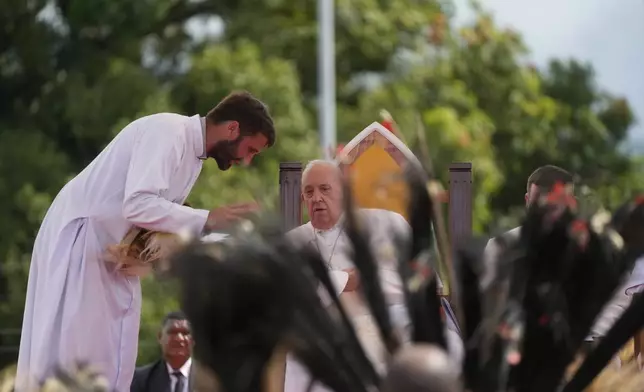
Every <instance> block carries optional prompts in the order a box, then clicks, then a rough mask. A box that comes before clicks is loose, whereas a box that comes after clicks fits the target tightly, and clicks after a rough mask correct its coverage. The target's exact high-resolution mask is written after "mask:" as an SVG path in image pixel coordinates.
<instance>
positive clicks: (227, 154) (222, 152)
mask: <svg viewBox="0 0 644 392" xmlns="http://www.w3.org/2000/svg"><path fill="white" fill-rule="evenodd" d="M240 142H241V136H239V137H238V138H237V139H235V140H221V141H218V142H217V143H215V145H214V146H212V148H211V149H210V150H208V158H212V159H214V160H215V161H217V166H218V167H219V170H222V171H226V170H228V169H230V167H231V166H232V164H233V161H239V160H241V158H239V157H238V156H236V152H237V146H239V143H240Z"/></svg>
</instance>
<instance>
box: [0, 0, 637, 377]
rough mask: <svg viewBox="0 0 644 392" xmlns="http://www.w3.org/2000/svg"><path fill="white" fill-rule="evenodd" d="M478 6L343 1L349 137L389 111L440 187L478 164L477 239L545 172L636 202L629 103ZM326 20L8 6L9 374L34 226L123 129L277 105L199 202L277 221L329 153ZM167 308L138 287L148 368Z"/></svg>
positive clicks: (146, 3) (170, 6)
mask: <svg viewBox="0 0 644 392" xmlns="http://www.w3.org/2000/svg"><path fill="white" fill-rule="evenodd" d="M474 7H475V8H476V15H477V18H475V20H474V22H472V23H471V24H470V25H467V26H454V25H453V13H454V10H453V4H452V3H451V1H450V0H416V1H413V2H412V1H405V0H390V1H388V2H382V1H374V0H337V1H336V9H337V12H336V23H337V27H336V40H337V48H336V49H337V73H338V80H337V83H338V85H337V89H338V140H339V141H348V140H349V139H351V138H352V137H353V136H354V135H355V134H356V133H357V132H359V131H360V130H362V128H363V127H364V126H366V125H367V124H369V123H371V122H372V121H374V120H377V119H378V113H379V111H380V109H382V108H386V109H388V110H389V111H390V112H391V113H392V114H393V115H394V117H395V119H396V120H397V121H398V122H399V125H400V126H401V129H402V132H403V134H404V137H405V139H406V140H407V142H408V143H409V144H410V147H411V148H412V149H414V148H417V147H418V138H417V136H416V135H417V132H418V130H421V131H422V132H425V138H426V139H427V140H428V141H429V143H430V150H431V152H432V154H433V155H434V157H435V158H436V162H435V164H436V166H437V169H438V172H439V173H441V174H445V173H446V170H445V169H446V166H447V165H448V164H449V163H450V162H452V161H471V162H473V164H474V170H475V180H476V181H475V186H476V193H475V216H474V218H475V229H476V230H478V231H479V232H483V231H486V230H499V229H506V228H509V227H510V226H511V225H513V224H516V223H517V222H518V219H519V218H520V216H521V211H522V209H523V194H524V193H525V180H526V178H527V176H528V175H529V174H530V172H531V171H532V170H533V169H535V168H536V167H537V166H539V165H541V164H544V163H553V164H557V165H561V166H563V167H566V168H568V169H570V170H572V171H574V172H575V173H577V174H578V175H579V176H580V178H581V180H582V181H583V183H584V184H586V185H587V187H585V188H584V189H583V194H584V196H587V197H592V198H593V200H594V201H595V202H596V203H607V204H609V205H614V204H615V203H617V202H619V201H620V200H622V198H623V197H624V195H625V194H626V192H628V191H630V190H634V189H637V188H639V187H640V186H641V185H642V183H643V181H644V171H643V170H641V169H642V168H643V167H642V161H641V160H640V158H639V157H633V156H629V155H626V154H625V153H624V152H623V151H624V150H623V148H622V145H623V143H624V141H625V140H626V137H627V131H628V129H629V127H630V126H631V125H632V123H633V121H634V119H633V114H632V112H631V110H630V108H629V104H628V102H627V101H626V100H625V99H623V98H621V97H616V96H614V95H612V94H609V93H607V92H605V91H602V90H601V89H600V88H599V87H598V86H596V84H595V81H594V75H593V70H592V67H590V66H589V65H587V64H581V63H578V62H576V61H574V60H565V61H562V60H553V61H552V63H551V64H550V66H549V67H547V69H543V70H539V69H535V67H533V66H531V65H530V64H529V61H528V60H529V53H528V51H527V49H526V48H525V47H524V44H523V43H522V40H521V37H520V36H519V35H518V34H517V33H516V32H513V31H511V30H507V29H501V28H499V27H498V26H497V25H495V23H494V20H493V18H492V17H491V16H490V15H488V14H486V12H485V11H484V10H482V9H480V8H479V7H478V6H477V5H476V4H474ZM315 13H316V6H315V2H312V1H304V2H303V1H299V0H265V1H259V2H258V1H250V0H201V1H198V0H140V1H130V0H109V1H107V0H94V1H87V0H56V1H48V0H30V1H22V0H8V1H4V2H1V3H0V152H1V154H2V155H1V156H2V160H0V175H1V177H0V179H1V180H0V203H2V204H1V205H2V206H3V208H2V209H1V210H0V222H2V223H3V224H2V226H0V266H2V269H1V270H0V272H2V273H1V274H0V296H2V299H3V300H2V301H0V320H1V322H0V328H1V329H2V331H3V332H4V333H2V334H0V368H2V367H4V365H6V364H8V363H11V362H14V361H15V358H16V355H17V346H18V344H19V330H20V325H21V319H22V309H23V304H24V292H25V288H26V277H27V271H28V263H29V257H30V251H31V247H32V243H33V240H34V238H35V235H36V233H37V230H38V225H39V222H40V220H41V219H42V217H43V215H44V213H45V211H46V209H47V208H48V206H49V203H50V202H51V200H52V198H53V197H54V196H55V195H56V193H57V192H58V190H59V189H60V188H61V187H62V185H63V184H64V183H65V182H66V181H67V180H69V179H70V178H71V177H73V176H74V175H75V174H76V173H77V172H78V171H79V170H82V168H83V167H84V166H85V165H86V164H87V163H89V162H90V161H91V160H92V159H93V158H94V157H95V156H96V155H97V154H98V153H99V152H100V150H101V149H102V148H103V147H104V146H105V145H106V144H107V143H108V142H109V140H110V139H111V138H112V137H113V136H114V134H116V133H117V132H118V131H119V130H120V129H121V128H122V127H123V126H124V125H125V124H127V123H128V122H129V121H131V120H133V119H135V118H137V117H140V116H142V115H145V114H150V113H155V112H162V111H175V112H179V113H185V114H190V115H192V114H195V113H201V114H204V113H205V112H206V111H208V110H209V109H210V108H211V107H212V106H213V105H214V104H215V103H216V102H218V101H219V100H220V99H221V98H223V96H225V95H226V94H227V93H229V92H230V91H231V90H233V89H248V90H250V91H252V92H253V93H254V94H256V95H257V96H259V97H260V98H261V99H263V100H265V101H266V102H267V103H268V104H269V105H270V106H271V109H272V111H273V113H274V115H275V119H276V122H277V126H278V129H279V139H278V143H277V147H276V148H274V149H272V150H271V151H270V152H269V153H267V154H265V155H262V156H261V157H259V159H257V162H256V163H254V165H253V166H252V167H251V168H250V170H231V171H229V172H226V173H221V172H219V171H218V170H217V169H216V167H214V165H213V164H211V163H209V164H207V165H206V166H205V168H204V171H203V172H202V176H201V178H200V179H199V181H198V183H197V186H196V188H195V190H194V191H193V193H192V195H191V196H190V200H189V201H190V202H191V203H193V204H194V205H197V206H201V207H212V206H215V205H218V204H221V203H227V202H231V201H235V200H238V199H244V198H247V197H248V198H250V197H257V196H259V195H262V200H263V201H264V204H265V205H267V206H268V207H273V208H274V207H276V204H275V201H276V196H277V192H278V186H277V169H278V164H279V162H280V161H283V160H306V159H309V158H312V157H315V156H316V155H318V150H317V144H318V143H317V141H318V134H317V132H316V126H315V124H316V123H315V119H316V93H317V91H316V90H317V88H316V81H317V77H316V75H317V70H316V56H317V53H316V39H317V38H316V34H317V30H316V20H315V18H316V15H315ZM212 26H215V27H219V29H217V28H216V29H215V31H214V33H213V32H212V31H211V30H212V29H209V28H206V27H212ZM209 32H210V33H209ZM204 33H209V34H204ZM2 278H4V279H2ZM173 293H174V290H173V288H172V286H171V285H169V284H167V283H160V282H155V281H152V280H146V281H145V282H144V298H145V299H144V305H143V307H144V308H143V313H142V321H141V346H140V350H139V351H140V355H139V361H140V362H147V361H150V360H152V359H154V357H155V356H156V355H158V349H157V344H156V331H157V328H158V325H159V322H160V320H161V318H162V316H163V314H164V313H165V312H167V311H169V310H172V309H174V308H175V307H176V306H177V304H176V302H175V298H174V295H173ZM98 338H100V337H98Z"/></svg>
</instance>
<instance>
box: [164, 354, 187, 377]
mask: <svg viewBox="0 0 644 392" xmlns="http://www.w3.org/2000/svg"><path fill="white" fill-rule="evenodd" d="M191 365H192V358H188V360H187V361H186V363H184V364H183V366H181V367H180V368H179V372H181V374H183V377H185V378H186V380H187V379H188V377H189V376H190V366H191ZM165 366H166V368H167V369H168V374H169V375H170V376H172V374H174V372H176V370H174V369H173V368H172V366H170V365H169V364H168V363H167V362H166V363H165Z"/></svg>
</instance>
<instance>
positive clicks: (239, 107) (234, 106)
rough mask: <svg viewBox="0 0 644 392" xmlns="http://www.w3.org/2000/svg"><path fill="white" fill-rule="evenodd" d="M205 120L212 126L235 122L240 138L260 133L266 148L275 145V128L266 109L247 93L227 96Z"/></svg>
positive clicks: (242, 92) (235, 93)
mask: <svg viewBox="0 0 644 392" xmlns="http://www.w3.org/2000/svg"><path fill="white" fill-rule="evenodd" d="M206 118H207V119H208V121H210V122H211V123H213V124H221V123H222V122H224V121H237V122H238V123H239V133H240V135H241V136H253V135H256V134H258V133H261V134H262V135H264V136H266V140H267V141H268V142H267V143H268V147H271V146H272V145H273V143H275V127H274V126H273V119H272V118H271V115H270V113H269V112H268V107H267V106H266V105H265V104H264V103H263V102H262V101H260V100H259V99H257V98H255V97H254V96H253V95H252V94H251V93H249V92H247V91H241V92H234V93H232V94H230V95H228V96H227V97H226V98H224V99H223V100H222V101H221V102H219V104H218V105H217V106H215V107H214V108H213V109H212V110H210V111H209V112H208V114H206Z"/></svg>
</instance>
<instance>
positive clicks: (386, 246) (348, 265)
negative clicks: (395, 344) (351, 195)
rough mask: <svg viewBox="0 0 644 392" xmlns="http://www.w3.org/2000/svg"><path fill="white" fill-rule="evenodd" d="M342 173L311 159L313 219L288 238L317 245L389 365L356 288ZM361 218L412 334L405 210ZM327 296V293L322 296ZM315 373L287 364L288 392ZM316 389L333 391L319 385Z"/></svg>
mask: <svg viewBox="0 0 644 392" xmlns="http://www.w3.org/2000/svg"><path fill="white" fill-rule="evenodd" d="M342 197H343V195H342V178H341V172H340V169H339V168H338V166H337V164H336V163H335V162H331V161H322V160H318V161H312V162H310V163H309V164H308V165H307V166H306V168H305V169H304V171H303V172H302V199H303V200H304V201H305V202H306V207H307V209H308V213H309V217H310V219H311V220H310V222H309V223H307V224H305V225H302V226H300V227H298V228H295V229H293V230H291V231H290V232H289V233H288V236H289V238H290V239H291V240H292V241H293V242H294V243H295V244H297V245H300V246H313V248H314V249H317V250H318V251H319V252H320V256H321V257H322V260H324V261H325V262H326V264H327V267H328V268H329V270H331V278H332V279H333V280H334V283H336V286H337V287H336V288H337V292H338V294H340V301H341V302H342V304H343V306H344V307H345V308H346V310H347V312H348V314H349V317H350V318H351V322H352V323H353V326H354V328H355V329H356V332H357V335H358V338H359V339H360V342H361V344H362V346H363V348H364V349H365V352H366V353H367V355H368V357H369V359H370V360H371V361H372V363H373V364H374V365H375V367H376V369H378V370H379V371H381V372H382V371H383V370H384V367H385V347H384V345H383V343H382V341H381V339H380V336H379V333H378V329H377V325H376V322H375V320H374V318H373V317H372V315H371V314H370V312H369V308H368V305H367V304H366V302H365V301H364V300H363V299H362V297H361V295H360V293H359V292H358V291H357V290H358V287H359V276H358V274H357V272H356V270H355V266H354V265H353V262H352V261H351V259H350V250H351V244H350V241H349V239H348V237H347V236H346V234H345V232H344V228H343V210H342V205H343V204H342ZM357 214H358V219H360V220H362V222H363V224H364V226H365V227H367V228H368V229H369V233H370V239H369V241H370V246H371V248H372V249H373V251H374V257H376V259H377V261H378V263H379V265H378V267H379V268H378V270H379V275H380V281H381V287H382V289H383V292H384V294H385V300H386V301H387V304H388V306H389V313H390V317H391V319H392V322H393V324H394V326H395V327H397V328H399V329H400V330H401V331H403V332H405V334H404V335H405V338H406V339H409V338H410V329H411V328H410V327H411V321H410V318H409V315H408V312H407V309H406V306H405V298H404V292H403V287H402V281H401V279H400V276H399V274H398V266H397V255H396V254H395V252H394V249H395V245H394V242H393V240H394V238H396V236H407V237H408V236H409V235H410V232H411V228H410V226H409V224H408V223H407V221H406V220H405V218H403V217H402V216H401V215H399V214H397V213H395V212H391V211H386V210H379V209H360V210H358V212H357ZM342 275H344V278H343V277H342ZM322 299H323V301H324V299H325V298H324V296H322ZM456 331H457V327H456V325H455V324H454V323H451V322H450V320H449V319H448V330H447V331H446V337H447V340H448V345H449V349H450V352H451V353H452V354H453V358H454V359H455V363H458V364H459V365H460V361H461V359H462V355H463V345H462V341H461V340H460V337H459V336H458V334H457V333H456ZM310 381H311V376H310V375H309V373H308V371H307V370H306V368H304V367H303V366H302V365H301V364H300V363H298V362H297V361H296V360H295V359H294V358H291V357H289V358H288V359H287V363H286V375H285V388H284V392H303V391H306V390H307V389H306V388H307V387H308V385H309V382H310ZM313 391H315V392H323V391H328V389H327V388H326V387H324V386H322V385H320V384H316V385H315V386H314V387H313Z"/></svg>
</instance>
